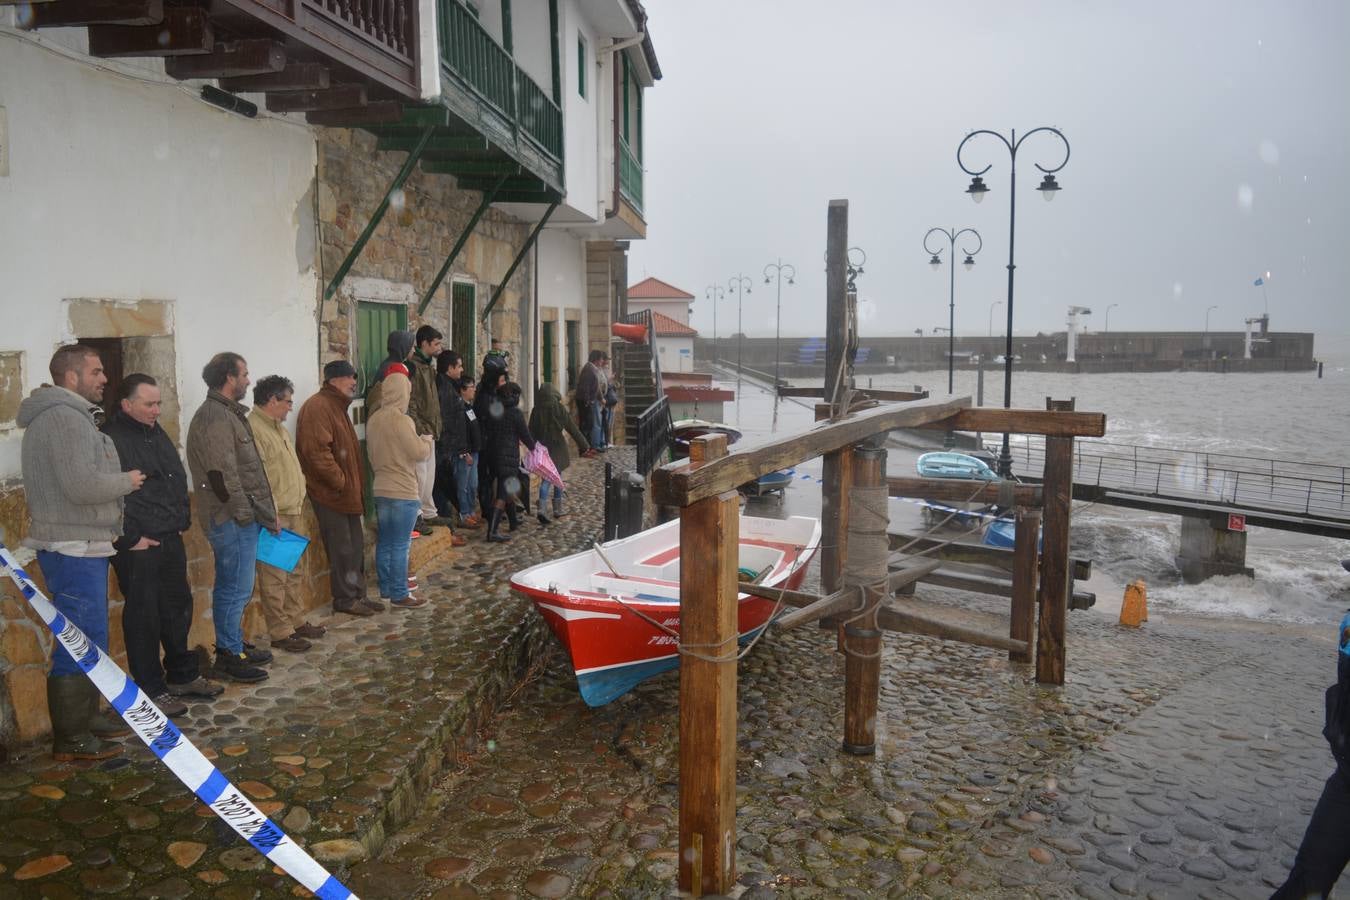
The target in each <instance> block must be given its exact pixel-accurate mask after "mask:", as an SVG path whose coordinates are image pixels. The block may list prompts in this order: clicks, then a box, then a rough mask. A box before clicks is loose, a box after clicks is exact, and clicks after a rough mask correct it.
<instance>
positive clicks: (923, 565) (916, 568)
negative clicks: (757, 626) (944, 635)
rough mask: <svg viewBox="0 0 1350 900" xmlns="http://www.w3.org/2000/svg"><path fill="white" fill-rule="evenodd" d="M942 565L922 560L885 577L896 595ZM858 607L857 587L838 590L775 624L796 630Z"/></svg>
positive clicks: (791, 613)
mask: <svg viewBox="0 0 1350 900" xmlns="http://www.w3.org/2000/svg"><path fill="white" fill-rule="evenodd" d="M941 565H942V560H940V559H928V560H922V561H920V562H919V563H918V564H917V565H913V566H909V567H907V568H904V569H900V570H899V571H896V572H892V573H891V574H890V575H888V576H886V581H887V586H888V588H889V591H892V592H893V591H895V590H896V589H897V588H902V587H904V586H905V585H908V584H913V583H914V582H916V581H918V580H919V579H920V578H922V577H923V576H925V575H927V574H929V573H930V572H934V571H936V570H937V569H938V568H939V567H940V566H941ZM752 587H758V585H752ZM740 589H741V590H742V591H745V592H746V593H750V591H746V589H745V582H741V584H740ZM772 590H773V589H772V588H769V589H768V590H767V591H766V592H765V594H766V595H767V594H768V593H771V592H772ZM858 606H859V601H858V592H857V590H856V589H854V588H848V587H846V588H843V589H841V590H838V591H835V592H834V593H833V594H829V595H828V596H825V597H821V598H820V599H819V600H816V601H815V602H814V603H809V604H807V605H806V606H802V607H799V608H797V609H795V610H793V611H792V612H790V613H786V614H784V615H781V616H779V617H778V618H777V619H774V622H773V624H774V627H775V628H781V629H788V628H795V627H797V626H798V625H805V624H806V623H808V622H814V621H816V620H817V619H820V618H822V617H824V616H827V615H830V614H832V613H847V612H849V611H850V610H857V608H858Z"/></svg>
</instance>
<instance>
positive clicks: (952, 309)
mask: <svg viewBox="0 0 1350 900" xmlns="http://www.w3.org/2000/svg"><path fill="white" fill-rule="evenodd" d="M934 232H937V233H938V234H940V235H943V236H944V237H946V238H947V245H948V247H949V248H950V249H951V251H952V253H951V259H952V265H951V267H950V268H951V278H950V282H951V283H950V284H949V285H948V287H947V327H946V328H943V329H941V330H942V331H945V332H947V393H948V394H951V393H952V392H953V390H954V388H953V385H954V384H955V381H954V379H955V373H954V367H955V365H956V239H957V238H959V237H960V236H961V235H963V234H972V235H974V236H975V240H977V241H979V243H978V244H976V245H975V249H974V250H968V249H966V248H965V247H962V248H961V252H963V253H965V254H966V258H965V261H964V262H962V265H963V266H965V267H966V271H967V272H969V271H970V270H971V269H973V268H975V254H976V253H979V252H980V251H981V250H983V249H984V238H982V237H980V233H979V232H978V231H976V230H975V229H974V228H962V229H961V230H960V231H954V230H952V229H948V228H930V229H928V233H927V234H925V235H924V236H923V249H924V251H925V252H927V253H930V254H932V259H930V260H928V264H929V265H930V266H932V267H933V271H934V272H936V271H937V270H938V269H940V268H942V258H941V254H942V248H941V247H939V248H938V249H936V250H934V249H933V248H931V247H929V246H928V239H929V238H930V237H932V235H933V233H934Z"/></svg>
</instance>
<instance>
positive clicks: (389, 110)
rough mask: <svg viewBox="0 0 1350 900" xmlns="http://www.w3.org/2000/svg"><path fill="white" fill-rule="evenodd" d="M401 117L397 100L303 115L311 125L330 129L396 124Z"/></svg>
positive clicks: (400, 106) (401, 111)
mask: <svg viewBox="0 0 1350 900" xmlns="http://www.w3.org/2000/svg"><path fill="white" fill-rule="evenodd" d="M401 115H403V104H402V103H399V102H398V101H397V100H378V101H376V102H374V103H367V104H366V105H365V106H353V107H351V108H350V109H317V110H314V111H313V112H307V113H305V121H306V122H308V123H309V124H311V125H324V126H328V127H330V128H354V127H358V126H361V125H378V124H380V123H382V122H397V121H398V120H399V117H400V116H401Z"/></svg>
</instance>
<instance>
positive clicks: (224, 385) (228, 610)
mask: <svg viewBox="0 0 1350 900" xmlns="http://www.w3.org/2000/svg"><path fill="white" fill-rule="evenodd" d="M202 380H203V381H205V382H206V386H207V388H209V390H208V392H207V394H206V402H205V403H203V404H202V405H201V406H200V407H198V409H197V412H196V414H195V415H193V417H192V423H191V424H190V425H189V426H188V437H187V458H188V468H189V469H191V470H192V490H193V492H194V493H195V494H196V497H197V517H198V519H199V520H200V522H201V525H202V530H203V531H205V532H206V539H207V540H208V541H209V542H210V543H211V551H212V554H213V555H214V556H215V559H216V584H215V587H214V588H213V589H212V591H211V615H212V618H213V619H214V620H215V626H216V664H215V673H216V674H217V675H219V676H220V677H222V678H229V679H232V680H234V681H244V682H253V681H263V680H264V679H266V678H267V670H266V669H261V668H258V666H259V665H260V664H263V663H269V662H271V661H272V653H271V651H269V650H263V649H261V648H259V647H253V646H252V645H248V644H245V643H244V634H243V630H242V628H241V627H240V626H241V624H242V622H243V619H244V607H245V606H247V605H248V601H249V598H250V597H252V596H253V578H254V567H255V564H256V562H257V558H258V529H259V527H262V528H266V529H267V530H268V531H270V532H272V533H273V534H276V533H278V532H279V531H280V530H281V527H280V525H278V524H277V509H276V504H275V503H273V501H272V488H271V486H270V485H268V483H267V473H266V472H265V471H264V469H263V463H262V457H260V456H259V455H258V448H257V446H255V444H254V442H253V429H252V428H251V427H249V424H248V407H246V406H244V405H243V404H241V403H240V402H239V401H240V400H242V399H244V397H245V395H246V394H247V392H248V385H249V381H248V363H247V362H245V361H244V358H243V357H242V356H240V355H239V354H238V353H229V352H225V353H217V354H216V355H215V356H213V357H211V361H210V362H208V363H207V364H206V366H205V367H204V368H203V369H202Z"/></svg>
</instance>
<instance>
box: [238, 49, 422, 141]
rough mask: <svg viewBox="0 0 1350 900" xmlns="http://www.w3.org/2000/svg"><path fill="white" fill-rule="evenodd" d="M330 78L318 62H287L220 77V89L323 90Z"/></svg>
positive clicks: (241, 91) (254, 91)
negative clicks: (264, 70) (273, 68)
mask: <svg viewBox="0 0 1350 900" xmlns="http://www.w3.org/2000/svg"><path fill="white" fill-rule="evenodd" d="M330 78H331V75H330V73H329V71H328V67H327V66H325V65H322V64H320V63H289V64H287V65H286V66H285V67H284V68H283V69H282V70H281V71H280V72H271V73H269V74H266V75H240V76H237V77H234V78H222V79H220V89H221V90H222V91H229V92H230V93H232V94H261V93H263V92H265V91H306V90H323V89H325V88H327V87H328V86H329V84H330ZM414 140H415V139H414Z"/></svg>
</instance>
